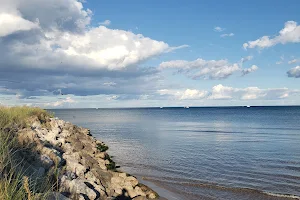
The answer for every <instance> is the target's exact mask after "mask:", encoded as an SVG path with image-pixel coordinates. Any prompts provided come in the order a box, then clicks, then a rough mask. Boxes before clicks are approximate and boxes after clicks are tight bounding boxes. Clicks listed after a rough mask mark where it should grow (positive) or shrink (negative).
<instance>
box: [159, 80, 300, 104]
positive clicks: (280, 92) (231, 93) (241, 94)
mask: <svg viewBox="0 0 300 200" xmlns="http://www.w3.org/2000/svg"><path fill="white" fill-rule="evenodd" d="M157 93H158V94H160V95H162V96H169V97H171V100H200V99H203V100H205V99H206V100H242V101H248V100H263V99H264V100H275V99H284V98H288V97H289V96H290V95H293V94H296V93H297V94H299V93H300V91H299V90H290V89H288V88H273V89H260V88H258V87H247V88H234V87H228V86H223V85H222V84H219V85H215V86H214V87H213V88H212V90H211V91H210V92H209V91H204V90H196V89H185V90H174V89H163V90H158V91H157Z"/></svg>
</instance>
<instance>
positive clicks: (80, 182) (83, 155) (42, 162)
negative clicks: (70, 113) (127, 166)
mask: <svg viewBox="0 0 300 200" xmlns="http://www.w3.org/2000/svg"><path fill="white" fill-rule="evenodd" d="M30 123H31V127H30V128H26V129H22V130H21V131H19V132H18V139H19V141H20V143H22V144H34V149H35V151H36V156H35V157H37V158H38V159H35V160H34V159H33V160H34V161H32V166H34V165H35V168H34V169H35V170H36V171H37V173H38V174H40V175H41V176H42V175H43V174H45V173H47V172H49V170H53V169H54V168H56V169H58V170H59V171H60V173H59V193H57V194H56V195H55V196H56V197H59V199H68V198H69V199H78V200H96V199H134V200H144V199H155V198H157V197H158V195H157V193H155V192H154V191H153V190H151V189H150V188H148V187H147V186H145V185H142V184H140V183H139V182H138V180H137V179H136V178H135V177H134V176H130V175H128V174H126V173H122V172H118V171H116V170H115V169H114V167H111V166H114V163H113V161H112V160H111V159H110V156H109V155H108V154H107V153H106V152H105V151H103V149H101V148H99V147H105V144H104V143H102V142H101V141H98V140H96V139H95V138H93V136H92V135H91V133H90V131H89V130H88V129H86V128H81V127H78V126H75V125H73V124H71V123H69V122H65V121H63V120H59V119H57V118H50V119H49V120H48V121H46V122H40V121H39V120H38V119H32V120H31V122H30ZM104 150H106V149H104ZM36 160H38V162H37V161H36ZM29 162H30V161H29ZM56 171H57V170H56Z"/></svg>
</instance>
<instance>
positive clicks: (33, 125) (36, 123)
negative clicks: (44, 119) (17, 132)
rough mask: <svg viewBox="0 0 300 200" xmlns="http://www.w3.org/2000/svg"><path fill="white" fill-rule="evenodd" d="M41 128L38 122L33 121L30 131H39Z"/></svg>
mask: <svg viewBox="0 0 300 200" xmlns="http://www.w3.org/2000/svg"><path fill="white" fill-rule="evenodd" d="M41 127H42V125H41V122H40V121H38V120H36V121H34V122H33V124H32V125H31V128H32V129H39V128H41Z"/></svg>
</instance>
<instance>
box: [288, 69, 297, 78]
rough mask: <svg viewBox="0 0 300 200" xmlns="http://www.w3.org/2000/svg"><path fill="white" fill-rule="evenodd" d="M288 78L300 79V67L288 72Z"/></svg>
mask: <svg viewBox="0 0 300 200" xmlns="http://www.w3.org/2000/svg"><path fill="white" fill-rule="evenodd" d="M287 75H288V77H294V78H300V66H296V67H294V68H292V69H290V70H289V71H288V72H287Z"/></svg>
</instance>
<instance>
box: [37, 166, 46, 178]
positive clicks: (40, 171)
mask: <svg viewBox="0 0 300 200" xmlns="http://www.w3.org/2000/svg"><path fill="white" fill-rule="evenodd" d="M45 172H46V169H45V168H44V167H39V168H38V171H37V176H38V177H42V176H44V174H45Z"/></svg>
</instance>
